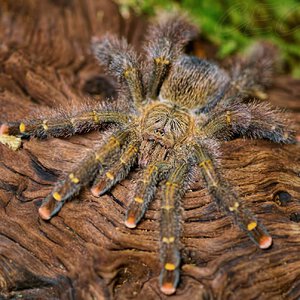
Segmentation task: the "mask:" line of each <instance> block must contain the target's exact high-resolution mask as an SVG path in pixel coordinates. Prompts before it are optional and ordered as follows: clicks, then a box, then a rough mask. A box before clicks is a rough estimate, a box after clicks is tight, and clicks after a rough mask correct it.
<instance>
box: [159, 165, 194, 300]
mask: <svg viewBox="0 0 300 300" xmlns="http://www.w3.org/2000/svg"><path fill="white" fill-rule="evenodd" d="M188 173H189V165H188V163H187V162H185V161H181V162H178V163H177V164H176V165H175V168H174V169H173V171H172V172H171V173H170V175H169V177H168V178H167V181H166V183H165V185H164V187H163V198H162V206H161V237H160V249H161V262H162V265H163V267H162V270H161V273H160V289H161V291H162V292H163V293H165V294H167V295H170V294H173V293H174V292H175V290H176V287H177V284H178V281H179V264H180V252H179V235H180V200H181V198H182V197H183V195H184V193H185V190H186V186H185V182H186V179H187V176H188Z"/></svg>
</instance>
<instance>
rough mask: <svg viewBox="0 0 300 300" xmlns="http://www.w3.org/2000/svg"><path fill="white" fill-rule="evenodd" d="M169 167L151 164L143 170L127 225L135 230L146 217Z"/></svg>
mask: <svg viewBox="0 0 300 300" xmlns="http://www.w3.org/2000/svg"><path fill="white" fill-rule="evenodd" d="M167 170H168V166H167V165H166V164H165V163H162V162H159V163H151V164H149V165H148V166H147V167H146V168H145V169H144V170H142V172H141V173H142V174H141V179H140V180H138V181H137V185H136V188H135V192H134V197H133V199H132V201H131V203H130V205H129V207H128V209H127V212H126V218H125V225H126V226H127V227H128V228H135V227H136V225H137V224H138V222H139V221H140V220H141V219H142V217H143V216H144V214H145V212H146V210H147V208H148V206H149V204H150V202H151V200H152V199H153V197H154V194H155V191H156V185H157V183H158V181H160V180H162V178H163V177H164V176H165V174H166V171H167Z"/></svg>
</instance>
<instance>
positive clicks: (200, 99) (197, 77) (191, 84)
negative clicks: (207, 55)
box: [159, 55, 229, 109]
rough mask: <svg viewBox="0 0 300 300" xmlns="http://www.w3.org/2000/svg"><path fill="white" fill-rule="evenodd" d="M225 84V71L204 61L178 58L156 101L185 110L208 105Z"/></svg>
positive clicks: (195, 58)
mask: <svg viewBox="0 0 300 300" xmlns="http://www.w3.org/2000/svg"><path fill="white" fill-rule="evenodd" d="M228 82H229V75H228V74H227V73H226V71H225V70H223V69H221V68H220V67H218V66H217V65H215V64H213V63H210V62H208V61H206V60H203V59H199V58H197V57H193V56H185V55H182V56H181V57H180V58H179V59H178V61H176V62H175V63H174V65H173V66H172V68H171V70H170V73H169V75H168V77H167V78H166V80H165V82H164V83H163V85H162V88H161V91H160V95H159V96H160V98H161V99H163V100H164V99H167V100H169V101H172V102H174V103H176V104H178V105H180V106H183V107H186V108H188V109H192V108H199V107H203V106H205V105H207V104H209V103H210V102H212V101H213V100H214V99H215V98H216V97H218V94H219V92H220V90H221V89H222V87H225V86H226V85H227V84H228Z"/></svg>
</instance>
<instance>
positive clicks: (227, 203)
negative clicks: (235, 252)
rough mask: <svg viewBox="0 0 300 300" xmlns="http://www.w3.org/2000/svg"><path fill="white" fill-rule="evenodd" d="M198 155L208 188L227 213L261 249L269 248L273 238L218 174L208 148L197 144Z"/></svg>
mask: <svg viewBox="0 0 300 300" xmlns="http://www.w3.org/2000/svg"><path fill="white" fill-rule="evenodd" d="M195 151H196V156H197V160H198V164H199V167H200V168H201V173H202V176H203V177H204V179H205V181H206V184H207V187H208V190H209V192H210V193H211V195H212V196H213V197H214V198H215V200H216V201H217V203H218V204H219V205H220V206H221V207H223V209H224V210H225V212H226V213H228V214H230V215H233V216H234V218H235V220H236V222H237V223H238V225H239V226H240V228H241V229H242V230H243V231H245V232H246V233H247V234H248V235H249V237H250V239H251V240H252V241H253V242H254V243H255V244H256V245H258V246H259V247H260V248H261V249H266V248H269V247H270V246H271V244H272V238H271V236H270V235H269V233H268V232H267V230H266V229H265V227H264V226H263V225H262V224H261V222H260V221H258V220H257V218H256V217H255V216H254V215H253V214H252V213H251V212H250V211H249V210H248V209H246V208H245V207H244V205H243V203H242V202H241V201H240V200H239V198H238V196H237V194H236V193H235V191H234V190H233V188H232V187H231V186H230V185H229V184H228V183H227V182H226V181H225V180H224V179H223V178H222V177H221V176H220V175H219V174H218V171H217V168H216V166H215V164H214V162H213V158H212V156H211V155H209V151H208V149H206V148H205V147H203V146H201V145H195Z"/></svg>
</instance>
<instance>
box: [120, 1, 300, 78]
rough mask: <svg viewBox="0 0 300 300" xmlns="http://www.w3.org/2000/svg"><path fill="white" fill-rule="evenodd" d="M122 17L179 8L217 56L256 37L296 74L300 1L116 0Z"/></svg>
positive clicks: (299, 74) (299, 54)
mask: <svg viewBox="0 0 300 300" xmlns="http://www.w3.org/2000/svg"><path fill="white" fill-rule="evenodd" d="M117 3H118V4H119V7H120V12H121V14H122V15H123V17H125V18H126V17H128V16H129V15H130V13H131V12H134V13H136V14H138V15H146V16H154V15H156V14H158V13H161V12H162V11H164V10H165V11H170V10H179V11H184V12H186V13H188V14H189V15H190V17H191V18H192V20H193V21H194V22H195V23H196V24H197V25H198V26H199V27H200V28H201V32H202V38H203V39H204V40H206V41H209V42H210V43H212V44H213V45H214V46H216V49H217V51H216V54H217V58H220V59H224V58H226V57H228V56H229V55H232V54H234V53H236V52H239V51H242V50H243V49H245V48H246V47H248V46H249V45H251V44H252V43H254V42H255V41H257V40H268V41H271V42H272V43H274V44H275V45H277V46H278V48H279V49H280V52H281V55H282V59H283V63H284V69H283V71H284V72H288V73H291V74H292V76H293V77H294V78H300V2H299V1H298V0H285V1H282V0H264V1H260V0H248V1H237V0H225V1H224V0H216V1H200V0H177V1H176V0H117Z"/></svg>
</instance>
